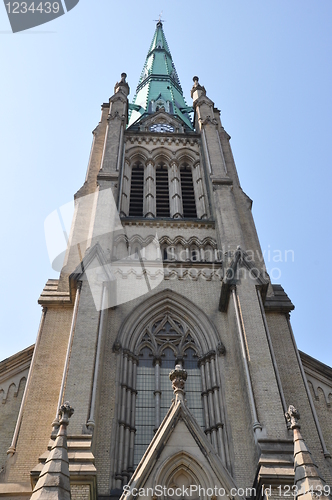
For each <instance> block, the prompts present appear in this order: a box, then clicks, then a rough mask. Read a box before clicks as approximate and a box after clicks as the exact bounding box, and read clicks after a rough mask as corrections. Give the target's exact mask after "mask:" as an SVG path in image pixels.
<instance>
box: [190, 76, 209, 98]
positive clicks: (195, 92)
mask: <svg viewBox="0 0 332 500" xmlns="http://www.w3.org/2000/svg"><path fill="white" fill-rule="evenodd" d="M193 81H194V85H193V88H192V89H191V98H192V99H193V100H194V101H196V99H198V98H199V97H200V96H201V95H206V90H205V87H203V86H202V85H200V84H199V82H198V81H199V78H198V76H194V78H193Z"/></svg>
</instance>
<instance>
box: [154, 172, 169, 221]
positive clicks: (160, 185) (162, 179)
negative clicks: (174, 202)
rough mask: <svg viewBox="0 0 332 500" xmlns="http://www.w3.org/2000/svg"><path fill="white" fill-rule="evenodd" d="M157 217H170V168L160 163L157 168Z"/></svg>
mask: <svg viewBox="0 0 332 500" xmlns="http://www.w3.org/2000/svg"><path fill="white" fill-rule="evenodd" d="M156 197H157V199H156V205H157V217H170V211H169V185H168V168H167V167H166V165H159V166H158V167H157V169H156Z"/></svg>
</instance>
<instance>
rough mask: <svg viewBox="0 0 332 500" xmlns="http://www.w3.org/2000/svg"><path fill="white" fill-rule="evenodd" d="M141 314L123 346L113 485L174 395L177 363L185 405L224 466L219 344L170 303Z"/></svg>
mask: <svg viewBox="0 0 332 500" xmlns="http://www.w3.org/2000/svg"><path fill="white" fill-rule="evenodd" d="M140 318H141V319H140V323H139V324H137V327H134V330H133V332H134V333H132V334H130V335H129V336H128V337H127V340H126V341H125V345H126V348H124V347H123V348H122V353H123V355H122V361H121V368H120V370H121V378H120V380H119V399H118V404H117V407H118V417H117V418H118V420H117V426H118V427H117V429H118V431H117V434H116V444H115V447H114V455H113V457H114V463H115V469H116V470H115V471H114V472H115V475H114V483H113V484H114V487H115V488H121V487H122V486H123V484H127V482H128V479H129V477H130V476H131V474H132V472H133V471H134V469H135V468H136V466H137V465H138V463H139V461H140V460H141V458H142V456H143V454H144V453H145V451H146V449H147V447H148V446H149V444H150V442H151V440H152V438H153V436H154V434H155V432H156V430H157V429H158V427H159V425H160V424H161V422H162V420H163V419H164V417H165V415H166V413H167V411H168V410H169V408H170V405H171V402H172V399H173V397H174V394H173V391H172V388H171V383H170V380H169V372H170V371H171V370H172V369H173V368H174V367H175V364H177V363H181V364H182V366H183V367H184V368H185V369H186V370H187V372H188V378H187V382H186V387H185V390H186V400H187V404H188V407H189V409H190V411H191V413H192V414H193V415H194V417H195V419H196V421H197V423H198V424H199V425H200V426H201V427H202V429H203V430H204V432H205V434H206V435H207V437H208V439H209V441H210V442H211V444H212V446H213V447H214V448H215V450H216V452H217V453H218V454H219V456H220V458H221V460H222V461H223V463H224V464H225V465H226V466H227V467H228V466H229V463H230V462H229V452H228V448H227V446H228V445H227V443H228V440H227V434H226V432H225V429H224V423H223V422H224V418H225V414H224V408H223V400H222V394H221V388H220V381H219V380H220V374H219V368H218V364H219V363H218V360H217V352H216V350H215V349H217V345H215V347H214V344H213V343H211V339H210V338H209V337H207V336H206V334H205V332H204V331H203V330H202V329H201V326H199V325H198V324H196V323H195V322H193V318H192V317H191V316H190V315H187V314H186V315H185V316H183V315H182V313H181V312H177V311H175V310H172V309H169V308H168V307H167V308H163V309H162V310H161V311H160V312H159V313H158V314H155V313H153V314H152V313H151V317H150V319H148V318H146V319H144V318H143V317H141V316H140ZM190 318H191V319H190ZM140 325H141V326H140ZM116 345H117V343H115V346H116ZM129 346H130V350H129Z"/></svg>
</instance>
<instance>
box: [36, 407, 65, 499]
mask: <svg viewBox="0 0 332 500" xmlns="http://www.w3.org/2000/svg"><path fill="white" fill-rule="evenodd" d="M73 413H74V409H73V408H72V407H71V406H70V404H69V403H68V402H66V403H64V404H63V405H61V406H60V408H59V416H60V428H59V431H58V435H57V437H56V439H55V441H54V444H53V446H52V448H51V451H50V453H49V455H48V457H47V459H46V462H45V464H44V467H43V469H42V471H41V473H40V475H39V478H38V481H37V484H36V486H35V487H34V490H33V492H32V495H31V499H30V500H45V499H48V498H53V499H55V500H71V495H70V481H69V459H68V445H67V426H68V424H69V419H70V417H71V416H72V414H73Z"/></svg>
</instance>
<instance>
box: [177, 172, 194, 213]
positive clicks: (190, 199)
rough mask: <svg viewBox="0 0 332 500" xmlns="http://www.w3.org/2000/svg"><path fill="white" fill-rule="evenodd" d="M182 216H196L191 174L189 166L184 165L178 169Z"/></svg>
mask: <svg viewBox="0 0 332 500" xmlns="http://www.w3.org/2000/svg"><path fill="white" fill-rule="evenodd" d="M180 175H181V189H182V207H183V217H188V218H192V219H195V218H197V212H196V202H195V192H194V183H193V174H192V171H191V168H190V167H188V166H184V167H182V168H181V169H180Z"/></svg>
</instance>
